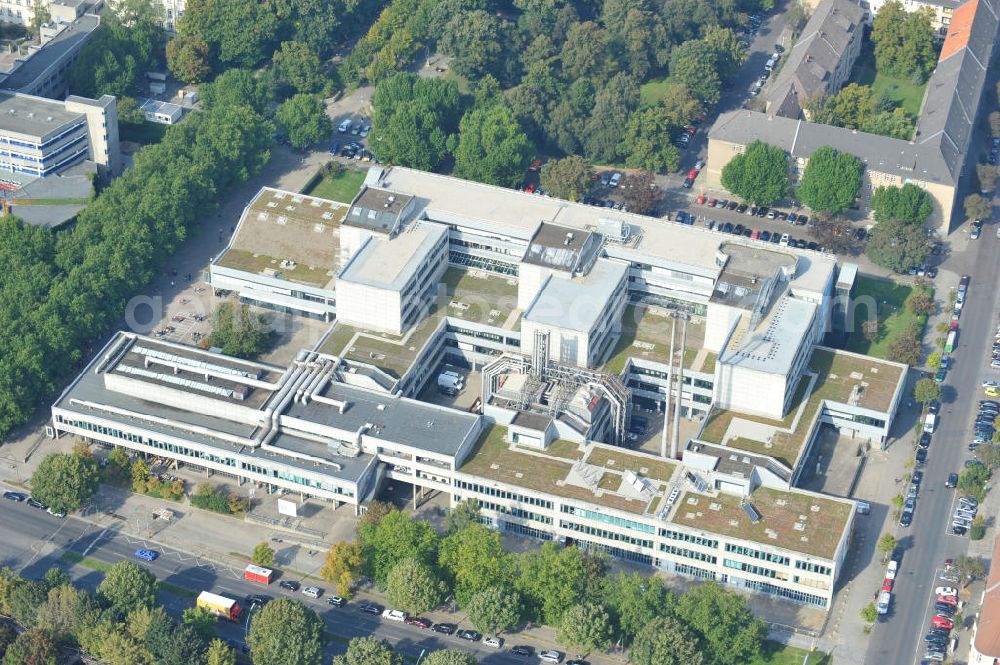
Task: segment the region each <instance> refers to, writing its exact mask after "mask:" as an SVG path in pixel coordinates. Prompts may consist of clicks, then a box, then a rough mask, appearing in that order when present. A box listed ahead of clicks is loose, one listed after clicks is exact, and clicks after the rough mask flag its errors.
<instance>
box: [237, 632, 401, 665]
mask: <svg viewBox="0 0 1000 665" xmlns="http://www.w3.org/2000/svg"><path fill="white" fill-rule="evenodd" d="M255 662H256V661H255ZM333 665H403V657H402V656H401V655H399V654H398V653H396V652H395V651H393V650H392V645H390V644H389V643H388V642H387V641H385V640H380V639H377V638H375V637H371V636H368V637H355V638H354V639H352V640H351V641H350V642H349V643H348V645H347V653H346V654H344V655H343V656H334V657H333Z"/></svg>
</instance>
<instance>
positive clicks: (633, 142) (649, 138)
mask: <svg viewBox="0 0 1000 665" xmlns="http://www.w3.org/2000/svg"><path fill="white" fill-rule="evenodd" d="M672 120H673V118H672V117H671V114H670V111H668V110H667V109H666V108H665V107H664V106H654V107H651V108H648V109H643V110H641V111H636V112H635V113H633V114H632V115H631V117H629V120H628V125H627V126H626V128H625V135H624V136H623V137H622V142H621V145H620V147H619V155H620V156H622V157H624V158H625V166H628V167H630V168H637V169H647V170H649V171H654V172H664V171H674V170H676V169H677V165H678V164H679V163H680V151H679V150H678V149H677V147H676V146H674V144H673V143H671V141H670V136H671V134H672V133H675V132H676V130H677V129H678V126H677V125H675V124H674V123H673V122H672Z"/></svg>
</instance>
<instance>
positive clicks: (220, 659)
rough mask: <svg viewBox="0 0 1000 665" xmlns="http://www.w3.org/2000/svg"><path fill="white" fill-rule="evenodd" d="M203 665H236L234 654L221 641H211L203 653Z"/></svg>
mask: <svg viewBox="0 0 1000 665" xmlns="http://www.w3.org/2000/svg"><path fill="white" fill-rule="evenodd" d="M205 665H236V652H235V651H233V650H232V649H230V648H229V645H228V644H226V643H225V642H223V641H222V640H219V639H215V640H212V641H211V642H210V643H209V645H208V651H207V652H206V653H205Z"/></svg>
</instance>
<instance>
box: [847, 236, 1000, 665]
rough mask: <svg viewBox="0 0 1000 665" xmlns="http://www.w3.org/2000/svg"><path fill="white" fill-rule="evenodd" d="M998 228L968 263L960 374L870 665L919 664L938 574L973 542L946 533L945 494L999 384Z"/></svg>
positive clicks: (953, 375) (946, 396)
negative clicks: (993, 354) (991, 387)
mask: <svg viewBox="0 0 1000 665" xmlns="http://www.w3.org/2000/svg"><path fill="white" fill-rule="evenodd" d="M996 226H997V225H995V224H994V225H989V226H987V227H986V228H985V229H984V232H983V237H982V238H980V239H979V240H978V241H974V242H972V243H971V245H970V248H969V250H968V253H969V254H970V255H971V256H970V257H968V258H971V259H972V260H971V261H969V260H968V259H967V262H968V263H969V264H970V265H973V266H974V268H973V270H972V271H971V272H970V273H969V274H971V275H972V283H971V285H970V287H969V295H968V300H967V302H966V305H965V307H964V310H963V313H962V318H961V320H960V333H959V334H960V337H959V343H958V349H957V350H956V351H955V353H954V354H953V356H952V357H953V359H954V368H953V369H952V370H951V371H950V372H949V374H948V377H947V379H946V381H945V384H944V390H943V399H942V417H941V425H940V426H939V428H938V430H937V431H936V432H935V433H934V436H933V439H932V443H931V447H930V451H929V452H930V456H929V458H928V461H927V464H926V466H925V473H924V480H923V484H922V486H921V490H920V497H919V499H918V500H917V509H916V512H915V514H914V519H913V524H912V525H911V526H910V527H909V528H908V529H903V528H899V527H894V528H895V532H896V534H897V538H898V539H899V542H900V545H901V546H902V547H903V549H904V555H903V561H902V564H901V571H902V572H901V574H900V575H899V576H897V578H896V584H895V589H894V591H895V593H894V594H893V604H892V606H891V608H890V613H889V614H888V615H887V617H886V618H885V619H884V620H883V621H882V622H880V623H878V624H876V626H875V628H874V630H873V632H872V639H871V642H870V647H869V649H868V653H867V656H866V658H865V662H866V663H880V664H882V665H911V664H913V663H920V661H921V659H922V656H923V654H924V649H923V647H924V643H923V635H924V634H925V633H926V632H927V628H928V627H929V626H930V619H931V617H932V616H933V611H932V610H933V602H932V600H933V598H932V594H933V591H934V587H935V586H938V585H939V584H940V583H939V582H938V581H937V572H938V570H939V568H940V566H941V565H942V562H943V561H944V560H945V559H948V558H956V557H958V556H960V555H962V554H964V553H965V552H966V550H967V549H968V540H967V536H965V537H958V536H953V535H950V534H949V533H948V532H947V530H948V528H949V526H950V524H951V514H952V511H953V504H954V502H955V499H956V496H957V495H956V493H955V491H954V490H950V489H947V488H946V487H945V480H946V479H947V477H948V474H949V473H952V472H958V471H960V470H961V469H962V468H963V466H964V461H965V460H966V459H969V458H970V457H971V455H970V453H969V452H968V450H967V449H966V445H967V444H968V443H969V442H970V441H971V440H972V423H973V421H974V420H975V414H976V411H977V402H978V401H979V400H980V399H983V397H982V395H983V392H982V388H981V387H980V385H981V382H982V381H983V380H984V379H987V378H992V379H996V378H998V376H997V372H996V371H994V370H991V369H990V366H989V358H990V347H991V344H992V340H993V331H994V327H995V325H996V324H997V321H998V317H997V312H998V307H1000V291H998V289H997V288H996V285H997V284H998V283H1000V262H998V261H996V259H995V257H996V255H997V251H998V246H1000V240H998V239H997V238H996V231H995V228H996ZM938 286H939V288H941V287H942V286H946V287H957V286H958V285H957V284H953V285H940V284H939V285H938ZM940 298H941V299H942V300H943V301H944V302H947V291H945V290H944V289H942V290H941V292H940ZM932 334H936V333H932ZM908 443H909V442H907V443H904V444H903V445H908ZM993 491H997V490H993ZM887 530H891V529H890V528H889V527H887ZM873 592H874V590H873ZM966 621H971V617H967V618H966ZM956 634H958V633H956ZM960 635H961V638H963V639H962V644H961V645H960V650H962V651H967V650H968V637H969V635H970V633H969V632H967V631H964V632H962V633H960Z"/></svg>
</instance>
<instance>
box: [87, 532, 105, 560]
mask: <svg viewBox="0 0 1000 665" xmlns="http://www.w3.org/2000/svg"><path fill="white" fill-rule="evenodd" d="M107 532H108V530H107V528H105V529H104V530H103V531H101V532H100V533H99V534H97V538H94V540H92V541H91V543H90V544H89V545H87V547H86V549H84V550H83V556H87V555H88V554H90V552H91V551H92V550H93V549H94V547H95V546H96V545H97V541H99V540H100V539H101V538H103V537H104V534H105V533H107Z"/></svg>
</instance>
